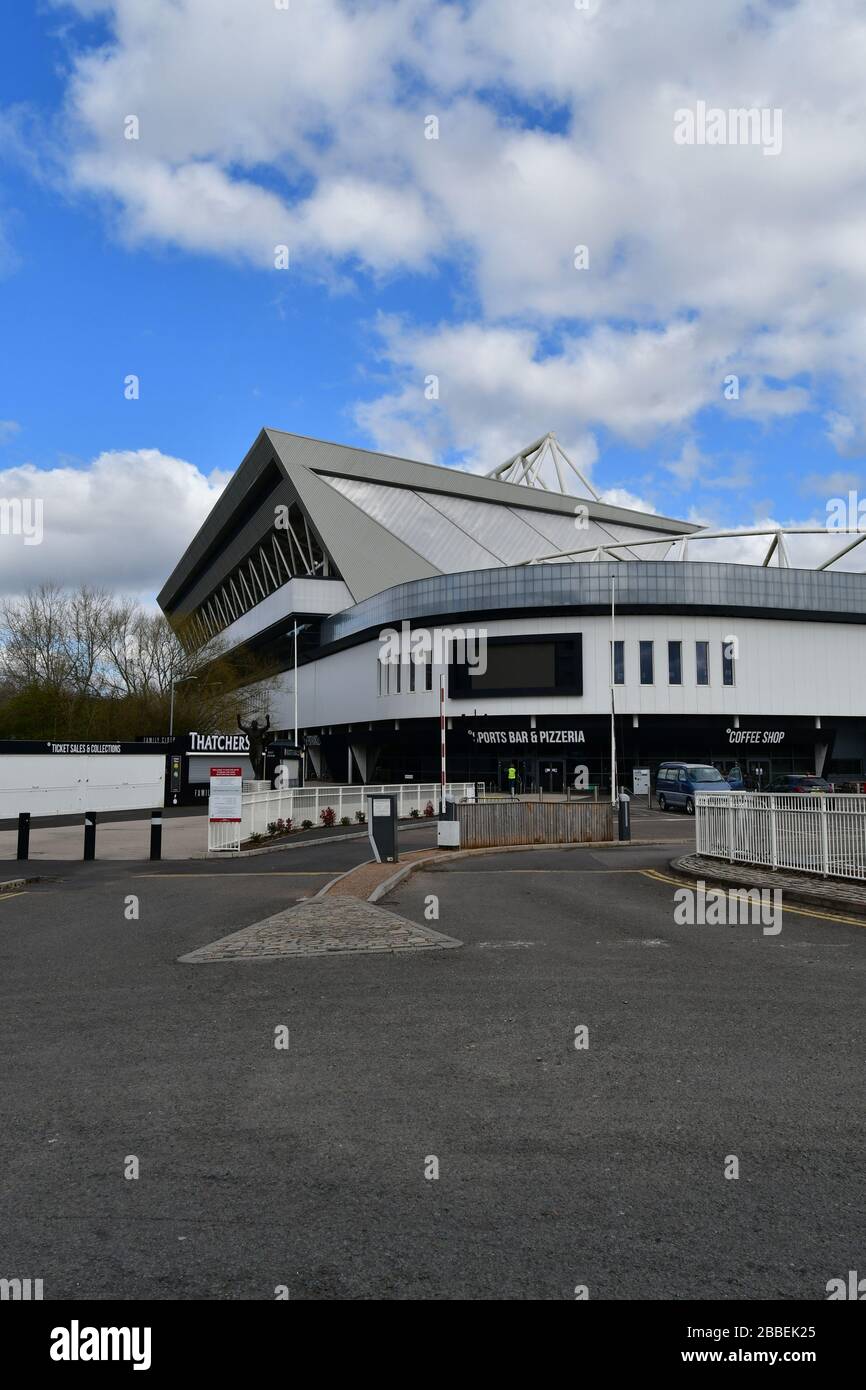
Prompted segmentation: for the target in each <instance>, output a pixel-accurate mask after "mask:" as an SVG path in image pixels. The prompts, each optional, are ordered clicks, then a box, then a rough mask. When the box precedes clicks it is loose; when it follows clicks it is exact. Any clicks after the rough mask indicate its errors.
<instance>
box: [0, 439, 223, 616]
mask: <svg viewBox="0 0 866 1390" xmlns="http://www.w3.org/2000/svg"><path fill="white" fill-rule="evenodd" d="M227 481H228V479H227V476H226V475H223V474H220V473H211V474H209V475H208V476H205V475H204V474H203V473H201V472H200V471H199V470H198V468H196V467H195V465H194V464H192V463H187V462H186V461H185V460H184V459H178V458H172V457H171V456H170V455H168V454H163V453H160V452H159V450H158V449H138V450H135V451H123V450H117V451H113V452H110V453H103V454H100V455H99V456H98V457H97V458H95V459H93V461H92V462H91V463H90V464H88V465H87V466H86V467H81V468H71V467H66V466H62V467H56V468H35V467H33V466H32V465H31V464H24V465H21V466H20V467H17V468H6V469H0V520H2V521H3V523H4V524H3V526H2V529H0V592H2V593H5V594H18V593H21V592H22V591H23V590H25V589H27V588H29V587H30V586H31V585H35V584H40V583H43V582H47V581H49V580H54V581H56V582H57V583H59V584H64V585H70V586H76V585H78V584H83V583H87V584H93V585H97V586H100V587H103V586H104V587H105V588H108V589H111V590H112V591H114V592H117V593H122V594H129V595H133V596H136V597H142V598H144V599H145V600H148V601H149V600H151V599H152V597H153V594H154V593H155V592H156V591H157V590H159V589H160V588H161V587H162V585H163V584H164V582H165V579H166V576H167V575H168V574H170V573H171V571H172V569H173V568H174V566H175V565H176V564H177V560H178V557H179V555H181V554H182V552H183V550H184V549H185V547H186V546H187V545H188V544H189V542H190V540H191V539H192V537H193V536H194V535H195V533H196V531H197V530H198V528H199V527H200V526H201V524H202V522H203V521H204V519H205V517H206V516H207V514H208V512H209V511H210V509H211V508H212V507H213V505H214V503H215V502H216V501H217V498H218V497H219V495H220V493H221V492H222V489H223V488H224V486H225V484H226V482H227ZM16 503H17V504H19V505H18V506H16V505H15V504H16ZM18 517H20V518H21V522H22V525H21V526H20V527H19V526H18V525H17V524H16V519H17V518H18ZM37 517H39V518H41V525H40V526H39V528H38V530H39V531H41V540H40V542H39V543H38V544H31V543H29V542H28V540H27V535H28V534H29V536H30V537H34V538H35V536H36V535H37V527H36V520H37Z"/></svg>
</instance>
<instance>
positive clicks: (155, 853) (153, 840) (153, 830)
mask: <svg viewBox="0 0 866 1390" xmlns="http://www.w3.org/2000/svg"><path fill="white" fill-rule="evenodd" d="M150 857H151V859H161V858H162V811H151V813H150Z"/></svg>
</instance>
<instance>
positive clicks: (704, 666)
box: [695, 642, 710, 685]
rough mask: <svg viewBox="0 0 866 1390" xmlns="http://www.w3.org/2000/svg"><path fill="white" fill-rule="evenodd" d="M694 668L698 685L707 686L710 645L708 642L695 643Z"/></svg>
mask: <svg viewBox="0 0 866 1390" xmlns="http://www.w3.org/2000/svg"><path fill="white" fill-rule="evenodd" d="M695 666H696V671H697V680H698V685H709V683H710V644H709V642H696V643H695Z"/></svg>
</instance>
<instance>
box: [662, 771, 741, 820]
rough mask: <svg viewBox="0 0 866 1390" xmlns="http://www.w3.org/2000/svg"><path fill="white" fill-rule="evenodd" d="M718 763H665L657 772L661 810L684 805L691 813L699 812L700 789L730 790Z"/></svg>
mask: <svg viewBox="0 0 866 1390" xmlns="http://www.w3.org/2000/svg"><path fill="white" fill-rule="evenodd" d="M730 790H731V784H730V782H726V781H725V779H724V777H723V776H722V774H721V773H720V772H719V769H718V768H717V767H710V766H709V764H707V763H673V762H671V763H662V764H661V766H660V768H659V770H658V773H657V775H656V800H657V801H658V804H659V810H660V811H667V810H668V809H670V810H674V809H675V808H677V807H680V808H681V809H682V810H683V811H685V813H686V815H687V816H693V815H694V814H695V795H696V794H697V793H698V792H710V793H713V792H729V791H730Z"/></svg>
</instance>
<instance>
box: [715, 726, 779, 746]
mask: <svg viewBox="0 0 866 1390" xmlns="http://www.w3.org/2000/svg"><path fill="white" fill-rule="evenodd" d="M725 733H726V734H727V735H728V743H781V742H782V740H783V739H784V737H785V731H784V729H726V730H725Z"/></svg>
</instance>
